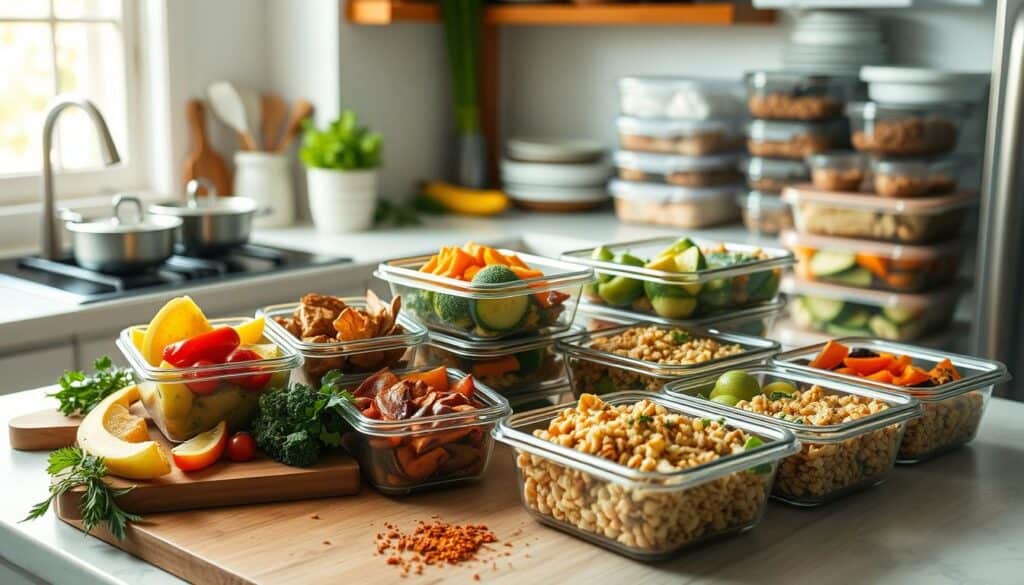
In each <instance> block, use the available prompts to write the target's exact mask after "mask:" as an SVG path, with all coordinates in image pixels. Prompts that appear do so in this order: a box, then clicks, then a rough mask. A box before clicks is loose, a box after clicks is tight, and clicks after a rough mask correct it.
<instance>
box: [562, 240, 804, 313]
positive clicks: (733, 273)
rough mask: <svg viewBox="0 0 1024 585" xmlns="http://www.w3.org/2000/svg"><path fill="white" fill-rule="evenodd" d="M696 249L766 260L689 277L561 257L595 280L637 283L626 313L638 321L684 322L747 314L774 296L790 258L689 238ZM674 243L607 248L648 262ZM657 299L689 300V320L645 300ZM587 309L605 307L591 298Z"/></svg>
mask: <svg viewBox="0 0 1024 585" xmlns="http://www.w3.org/2000/svg"><path fill="white" fill-rule="evenodd" d="M691 240H692V241H693V242H694V243H695V244H696V245H698V246H700V247H701V248H702V249H704V248H708V247H711V246H716V245H719V244H724V245H725V247H726V249H727V250H729V251H732V252H749V253H753V252H755V251H758V250H760V251H763V252H764V253H765V254H766V255H767V256H768V257H767V258H765V259H763V260H754V261H750V262H742V263H739V264H735V265H732V266H725V267H722V268H707V269H704V270H698V271H695V272H669V271H667V270H654V269H651V268H645V267H643V266H626V265H622V264H615V263H612V262H605V261H602V260H595V259H593V258H591V257H590V254H591V249H589V248H588V249H583V250H572V251H569V252H565V253H563V254H562V259H563V260H566V261H568V262H574V263H578V264H583V265H585V266H589V267H592V268H593V269H594V270H595V271H597V273H598V274H599V275H613V276H624V277H626V278H633V279H636V280H640V281H643V283H644V294H642V295H641V296H640V297H639V298H637V299H636V300H635V301H633V303H632V304H631V305H630V306H629V307H628V308H629V309H630V310H632V311H633V312H634V313H636V314H638V318H640V319H643V318H644V317H642V315H645V314H655V315H659V316H661V317H668V318H670V319H689V318H694V317H704V316H709V315H718V316H722V317H724V316H725V315H726V314H731V313H732V312H733V311H735V310H737V309H741V308H747V307H749V306H752V305H756V304H758V303H763V302H766V301H771V300H773V299H774V298H775V296H776V293H778V290H779V280H780V278H781V276H782V269H783V268H785V267H787V266H790V265H791V264H793V254H792V253H791V252H789V251H788V250H785V249H782V248H769V247H760V246H751V245H745V244H733V243H723V242H720V241H716V240H707V239H703V238H691ZM675 241H676V239H675V238H674V237H662V238H652V239H648V240H637V241H632V242H622V243H618V244H609V245H606V246H605V247H606V248H608V249H609V250H610V251H611V252H612V253H613V254H615V255H618V254H619V253H622V252H627V251H628V252H630V253H631V254H633V255H635V256H638V257H640V258H653V257H655V256H656V255H657V254H658V253H659V252H660V251H662V250H664V249H665V248H668V247H669V246H670V245H672V244H673V243H674V242H675ZM651 294H655V295H658V297H657V298H660V299H666V298H671V299H687V298H689V299H694V300H693V303H692V309H691V310H690V312H689V314H681V313H682V312H683V309H686V308H688V307H684V306H683V305H684V304H687V305H688V304H690V303H687V302H684V301H682V300H679V301H676V302H671V303H665V304H664V305H662V304H661V303H652V302H651V298H650V295H651ZM586 301H587V302H589V303H596V304H605V302H604V300H603V299H602V298H601V297H600V296H597V295H591V296H587V297H586Z"/></svg>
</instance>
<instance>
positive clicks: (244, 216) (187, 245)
mask: <svg viewBox="0 0 1024 585" xmlns="http://www.w3.org/2000/svg"><path fill="white" fill-rule="evenodd" d="M200 187H205V188H206V192H207V195H206V197H198V196H197V195H198V192H199V188H200ZM186 189H187V193H188V200H187V201H186V202H184V203H181V202H177V201H172V202H168V203H161V204H158V205H151V206H150V207H149V212H150V213H152V214H153V215H159V216H164V217H176V218H180V219H181V221H182V225H181V229H180V230H178V246H179V248H180V250H181V252H182V253H184V254H187V255H189V256H216V255H217V254H221V253H223V252H225V251H227V250H229V249H231V248H234V247H236V246H240V245H242V244H244V243H246V242H248V241H249V232H251V231H252V218H253V216H255V215H256V213H258V212H259V211H260V210H259V209H258V207H257V204H256V201H255V200H253V199H250V198H248V197H219V196H218V195H217V190H216V189H215V188H214V186H213V182H211V181H209V180H207V179H194V180H192V181H189V182H188V186H187V188H186Z"/></svg>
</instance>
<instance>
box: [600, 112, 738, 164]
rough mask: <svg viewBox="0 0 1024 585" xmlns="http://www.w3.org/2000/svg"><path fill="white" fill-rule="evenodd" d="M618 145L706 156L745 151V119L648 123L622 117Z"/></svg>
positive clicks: (654, 121) (618, 122)
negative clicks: (743, 149)
mask: <svg viewBox="0 0 1024 585" xmlns="http://www.w3.org/2000/svg"><path fill="white" fill-rule="evenodd" d="M615 126H616V127H617V128H618V130H619V146H620V147H622V148H623V149H625V150H632V151H641V152H661V153H666V154H682V155H687V156H705V155H709V154H718V153H724V152H732V151H735V150H739V149H742V148H743V144H744V136H743V120H742V119H741V118H719V119H714V120H648V119H644V118H627V117H620V118H618V119H617V120H616V121H615Z"/></svg>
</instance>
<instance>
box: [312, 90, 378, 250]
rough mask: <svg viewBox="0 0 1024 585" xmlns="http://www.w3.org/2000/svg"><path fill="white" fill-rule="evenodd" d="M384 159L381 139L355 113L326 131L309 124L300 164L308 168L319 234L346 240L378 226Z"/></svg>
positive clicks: (335, 122)
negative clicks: (375, 222)
mask: <svg viewBox="0 0 1024 585" xmlns="http://www.w3.org/2000/svg"><path fill="white" fill-rule="evenodd" d="M380 153H381V137H380V134H377V133H376V132H370V131H369V130H367V129H366V127H364V126H360V125H359V121H358V119H357V118H356V114H355V112H353V111H352V110H345V111H344V112H342V114H341V116H340V117H339V118H338V119H337V120H335V121H333V122H331V123H330V124H329V125H328V126H327V128H325V129H323V130H317V129H316V128H315V127H314V126H313V124H312V122H311V121H309V120H307V121H306V122H305V124H304V126H303V136H302V148H300V149H299V159H300V160H302V163H303V164H304V165H305V166H306V187H307V192H308V197H309V212H310V215H311V216H312V217H313V225H315V226H316V229H317V231H319V232H322V233H331V234H340V233H348V232H357V231H362V230H365V229H369V228H370V226H372V225H373V212H374V210H375V209H376V207H377V174H378V169H379V168H380Z"/></svg>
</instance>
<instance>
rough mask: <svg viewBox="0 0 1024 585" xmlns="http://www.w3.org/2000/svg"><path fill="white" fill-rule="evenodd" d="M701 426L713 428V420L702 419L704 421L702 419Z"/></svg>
mask: <svg viewBox="0 0 1024 585" xmlns="http://www.w3.org/2000/svg"><path fill="white" fill-rule="evenodd" d="M700 424H701V425H702V426H704V427H705V428H706V427H710V426H711V419H710V418H702V419H700Z"/></svg>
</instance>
